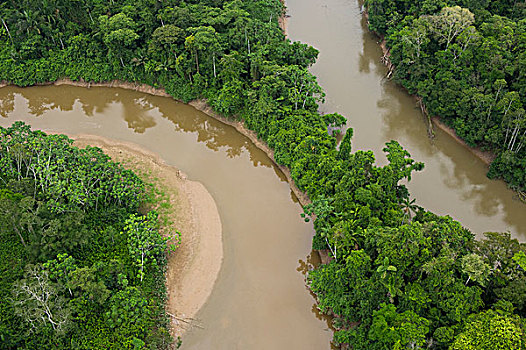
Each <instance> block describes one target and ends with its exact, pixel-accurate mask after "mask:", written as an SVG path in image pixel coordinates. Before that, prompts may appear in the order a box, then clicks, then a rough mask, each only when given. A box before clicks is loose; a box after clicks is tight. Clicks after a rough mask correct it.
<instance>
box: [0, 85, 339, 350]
mask: <svg viewBox="0 0 526 350" xmlns="http://www.w3.org/2000/svg"><path fill="white" fill-rule="evenodd" d="M0 115H2V116H3V118H0V124H1V125H2V126H8V125H10V124H11V123H12V122H13V121H15V120H24V121H26V122H27V123H29V124H31V125H32V126H33V127H34V128H38V129H42V130H48V131H55V132H64V133H68V134H95V135H100V136H103V137H108V138H113V139H117V140H122V141H128V142H133V143H136V144H138V145H140V146H141V147H143V148H145V149H147V150H150V151H152V152H155V153H158V154H159V155H160V156H161V157H162V158H163V159H164V160H165V161H166V162H167V163H168V164H172V165H174V166H177V167H178V168H179V169H181V170H182V171H183V172H185V173H186V174H187V175H188V177H189V178H190V179H191V180H196V181H200V182H201V183H203V184H204V185H205V187H206V188H207V189H208V190H209V192H210V193H211V194H212V196H213V197H214V199H215V201H216V203H217V207H218V210H219V214H220V217H221V221H222V226H223V248H224V260H223V265H222V267H221V271H220V273H219V276H218V279H217V281H216V285H215V287H214V290H213V292H212V295H211V296H210V298H209V299H208V301H207V303H206V304H205V305H204V306H203V308H202V309H201V311H200V312H199V313H198V315H197V319H198V322H197V323H198V324H199V325H201V326H202V327H203V329H200V328H194V329H192V330H190V331H188V332H187V333H186V335H185V336H184V338H183V346H182V349H203V350H205V349H206V350H211V349H217V350H223V349H224V350H227V349H228V350H231V349H256V350H257V349H262V350H263V349H327V348H329V342H330V339H331V338H332V332H331V331H330V330H329V329H328V327H327V324H326V322H324V321H323V320H319V319H318V318H317V316H316V314H315V313H313V311H312V310H313V308H314V299H313V297H312V296H311V295H310V294H309V292H308V290H307V289H306V287H305V282H304V274H303V273H301V272H302V271H303V272H305V268H306V259H307V258H306V257H307V256H308V255H309V253H310V246H311V239H312V235H313V230H312V226H311V225H310V224H306V223H304V222H303V220H302V219H301V218H300V212H301V208H300V206H299V205H298V204H297V203H296V202H295V197H294V196H293V195H292V194H291V191H290V188H289V186H288V183H287V182H285V178H284V176H283V174H282V173H281V172H280V171H279V170H278V169H277V168H275V167H274V166H273V164H272V162H271V161H270V159H269V158H268V157H267V156H266V154H264V153H263V152H262V151H260V150H259V149H257V148H256V147H255V146H254V145H253V144H252V143H251V142H250V141H249V140H248V139H247V138H245V137H244V136H242V135H241V134H239V133H238V132H237V131H236V130H235V129H234V128H232V127H229V126H225V125H224V124H222V123H220V122H218V121H216V120H214V119H212V118H210V117H208V116H207V115H205V114H204V113H202V112H199V111H197V110H196V109H194V108H193V107H190V106H188V105H185V104H182V103H178V102H176V101H174V100H172V99H170V98H166V97H158V96H151V95H147V94H144V93H139V92H135V91H129V90H123V89H118V88H91V89H87V88H80V87H71V86H45V87H31V88H24V89H21V88H14V87H5V88H1V89H0ZM183 235H184V232H183ZM183 239H184V236H183ZM306 335H308V336H306Z"/></svg>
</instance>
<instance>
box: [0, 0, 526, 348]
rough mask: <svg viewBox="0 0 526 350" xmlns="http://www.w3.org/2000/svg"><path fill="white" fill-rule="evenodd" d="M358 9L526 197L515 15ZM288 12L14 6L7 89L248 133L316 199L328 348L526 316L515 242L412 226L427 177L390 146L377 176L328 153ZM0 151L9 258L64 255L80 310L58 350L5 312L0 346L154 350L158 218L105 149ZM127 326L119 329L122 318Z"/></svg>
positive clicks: (312, 281)
mask: <svg viewBox="0 0 526 350" xmlns="http://www.w3.org/2000/svg"><path fill="white" fill-rule="evenodd" d="M365 6H366V7H367V10H368V15H369V24H370V27H371V28H373V29H374V30H377V31H379V32H380V33H382V34H384V35H386V40H387V44H388V46H389V47H390V48H391V50H390V53H391V55H390V60H391V62H392V63H393V64H394V65H395V66H396V69H395V71H394V74H393V76H394V78H395V79H396V81H398V82H400V83H402V84H403V85H404V86H405V87H406V88H407V89H408V90H409V91H410V92H411V93H417V94H418V95H419V96H420V97H421V98H422V101H423V102H424V103H425V105H426V106H427V108H428V110H429V112H430V114H431V115H440V116H442V117H443V118H444V120H445V122H446V123H448V124H449V125H451V126H453V127H454V128H455V130H456V132H457V134H458V135H460V136H461V137H463V138H464V139H465V140H466V142H468V143H469V144H471V145H479V146H482V147H485V148H488V149H493V150H496V151H497V153H498V157H497V159H496V161H495V162H494V163H493V165H492V167H491V171H490V173H489V175H490V176H494V177H495V176H496V177H499V176H502V177H504V178H505V180H506V181H508V182H509V183H510V184H511V185H512V186H514V187H515V188H517V189H520V188H523V187H524V184H525V183H526V178H525V176H526V174H525V172H524V169H525V168H526V156H525V153H524V152H525V147H524V146H523V145H524V143H525V141H526V139H525V137H526V136H525V134H524V130H525V126H524V120H523V119H524V113H523V110H524V106H523V102H522V101H523V100H524V98H525V94H526V84H525V82H526V81H525V78H524V77H526V74H525V72H526V71H525V67H526V65H524V62H526V61H525V59H526V56H525V52H526V50H525V48H526V44H525V42H524V33H525V30H526V26H525V25H524V20H522V21H521V18H523V16H524V4H523V3H522V2H520V1H515V2H513V3H512V2H511V1H507V0H499V1H487V0H480V1H479V0H462V1H449V0H424V1H416V0H405V1H401V0H366V1H365ZM457 6H461V7H457ZM283 10H284V7H283V4H282V3H281V2H280V1H279V0H255V1H239V0H218V1H215V0H214V1H212V0H206V1H193V0H192V1H189V2H177V3H175V2H170V1H161V2H159V1H152V0H137V1H135V2H134V3H133V4H132V3H131V2H130V1H124V0H112V1H99V0H88V1H84V2H79V1H70V2H53V1H51V2H49V1H48V2H43V1H33V2H28V1H23V2H16V1H11V2H9V3H5V4H2V5H0V18H2V19H3V20H4V21H5V26H4V25H2V26H0V28H1V32H0V56H1V57H2V60H0V80H6V81H9V82H12V83H15V84H18V85H21V86H26V85H32V84H35V83H38V82H47V81H53V80H56V79H58V78H60V77H70V78H71V79H74V80H78V79H81V78H82V79H84V80H85V81H92V82H100V81H110V80H114V79H120V80H124V81H130V82H140V83H145V84H149V85H152V86H154V87H163V88H165V90H166V91H167V92H168V93H170V94H172V96H174V97H175V98H177V99H180V100H183V101H190V100H192V99H196V98H204V99H207V101H208V103H209V104H210V105H211V106H212V107H213V108H214V109H215V110H216V111H218V112H220V113H223V114H226V115H227V116H229V117H231V118H235V119H238V120H242V121H244V123H245V126H246V127H247V128H249V129H251V130H252V131H254V132H255V133H256V134H257V136H258V137H259V138H260V139H261V140H262V141H264V142H266V143H267V144H268V145H269V146H270V147H271V148H272V149H273V150H274V152H275V153H274V158H275V160H276V162H278V163H279V164H281V165H284V166H287V167H288V168H289V169H290V170H291V175H292V178H293V180H294V181H295V183H296V185H297V186H298V187H299V188H300V189H301V190H302V191H304V192H306V194H307V195H308V196H309V197H310V198H311V199H312V205H311V206H307V207H306V208H305V214H306V215H307V216H310V217H312V218H313V219H314V227H315V229H316V235H315V237H314V241H313V246H314V247H316V248H319V249H329V250H330V251H331V253H330V256H331V258H332V261H331V262H330V263H329V264H327V265H323V266H320V267H319V268H317V269H315V270H313V271H311V272H310V274H309V285H310V286H311V289H312V290H313V291H314V292H315V293H316V295H317V297H318V301H319V308H320V309H321V310H323V311H324V312H327V313H334V314H336V315H337V316H338V317H337V318H336V320H337V321H336V322H335V326H336V327H337V332H336V334H335V339H336V340H337V341H338V342H344V343H348V344H350V346H351V347H352V348H353V349H357V350H358V349H364V350H365V349H366V350H371V349H382V350H383V349H392V348H396V347H401V348H404V347H405V348H418V347H420V348H422V347H425V346H427V345H428V344H429V346H430V347H432V348H436V349H440V350H442V349H447V348H448V347H449V346H450V345H451V344H452V342H453V341H454V339H456V338H455V337H456V336H458V335H459V333H460V332H461V329H462V328H463V323H464V322H465V321H466V319H467V318H468V316H469V315H471V314H478V313H480V312H483V311H484V310H486V309H488V308H490V307H491V306H492V305H496V304H497V303H498V302H499V299H502V300H506V301H507V302H509V303H511V304H512V305H513V307H514V308H515V311H513V312H515V313H516V314H518V315H521V316H524V310H525V305H526V293H525V292H524V288H523V286H524V281H525V279H526V276H525V274H524V270H523V269H522V268H520V267H519V266H520V264H519V263H518V262H516V261H514V260H513V257H514V256H515V254H518V252H519V251H524V248H523V247H521V246H520V245H519V243H518V242H516V241H513V240H511V239H510V237H509V235H507V236H506V235H498V234H488V235H487V238H486V239H485V240H483V241H480V242H477V241H474V239H473V235H472V234H471V233H470V232H469V231H467V230H465V229H464V228H462V226H461V225H460V224H459V223H458V222H455V221H454V220H452V219H451V218H449V217H439V216H437V215H434V214H432V213H430V212H427V211H425V210H424V209H423V208H420V207H418V205H417V202H416V201H415V199H413V198H411V196H410V194H409V191H408V189H407V188H406V187H405V186H404V185H403V184H401V181H408V180H410V179H411V177H412V176H413V174H414V173H413V172H414V171H419V170H422V169H423V164H421V163H419V162H417V161H415V160H414V159H412V158H411V156H410V155H409V153H408V152H407V151H406V150H404V149H403V148H402V146H401V145H400V144H398V143H397V142H396V141H391V142H388V143H387V144H386V147H385V149H384V151H385V152H386V153H387V159H388V161H389V164H387V165H386V166H382V167H380V166H377V165H375V158H374V154H373V152H372V151H356V152H354V153H353V152H351V149H352V147H351V138H352V130H351V129H348V131H347V133H346V135H345V137H344V139H343V141H342V142H341V144H340V146H339V148H338V146H337V144H338V142H337V139H336V138H335V137H334V135H335V134H337V133H338V129H337V128H338V127H340V126H342V125H343V124H345V118H343V117H342V116H340V115H338V114H327V115H321V114H320V113H319V112H318V111H319V105H318V103H319V102H321V101H322V100H323V96H324V95H323V91H322V89H321V88H320V87H319V85H318V84H317V82H316V78H315V77H314V76H312V75H311V74H310V73H309V72H308V69H309V67H310V66H311V65H312V64H313V63H314V62H315V60H316V58H317V55H318V51H317V50H316V49H314V48H312V47H309V46H308V45H305V44H301V43H291V42H290V41H288V40H285V38H284V35H283V33H282V31H281V30H280V29H279V28H278V26H277V18H278V16H280V15H282V14H283ZM503 16H507V17H508V18H506V17H503ZM521 16H522V17H521ZM6 28H8V29H6ZM10 103H11V102H10V101H6V102H5V103H4V104H5V105H6V106H9V105H10ZM11 104H12V103H11ZM8 108H9V107H8ZM0 136H2V138H1V139H0V154H1V157H0V172H1V174H0V177H1V179H0V190H2V188H4V187H5V188H7V192H3V194H2V196H0V217H1V218H4V220H3V221H2V233H1V235H2V239H6V240H9V242H11V244H12V245H13V246H18V247H24V245H26V246H27V248H23V249H24V250H23V256H24V259H29V260H30V261H32V262H34V263H44V262H46V261H48V260H54V261H55V262H53V263H52V264H51V265H50V268H53V269H55V268H57V267H59V266H61V265H62V264H64V263H66V261H69V260H68V259H67V258H65V259H64V260H61V259H62V258H61V257H60V256H59V257H57V255H58V254H63V253H67V254H69V256H71V257H74V258H75V264H76V267H75V270H73V271H70V272H68V274H67V276H68V278H70V277H71V276H73V275H74V276H75V283H74V288H71V293H69V291H68V290H67V289H64V288H63V287H62V288H61V289H60V288H59V289H60V292H61V293H62V297H64V298H69V299H70V300H69V301H70V305H71V307H72V308H73V309H74V315H75V317H76V319H75V322H76V323H75V326H74V327H73V328H72V329H71V330H70V331H69V332H67V333H66V334H65V336H64V338H63V339H62V338H61V339H60V340H59V341H61V342H62V343H60V344H62V345H55V344H50V340H49V339H52V338H53V337H50V336H49V334H47V335H46V334H42V335H38V336H35V337H33V338H27V339H26V338H23V337H21V336H20V334H22V333H23V332H22V330H21V329H19V328H17V327H16V324H17V322H15V321H13V320H14V319H16V320H18V319H17V318H16V317H17V316H15V315H14V311H13V310H12V309H9V307H11V306H9V307H7V308H4V307H3V306H1V305H0V306H1V307H2V309H1V311H5V315H7V316H3V315H2V314H0V317H5V318H2V320H4V319H6V320H8V321H6V322H0V324H7V325H9V326H7V327H4V328H2V327H0V336H3V337H4V338H5V339H7V340H6V344H9V345H8V346H11V347H17V346H21V347H26V348H51V347H59V348H60V347H61V346H62V348H68V346H69V347H71V344H76V345H77V346H78V347H79V348H97V349H100V348H104V349H105V348H108V349H109V348H115V349H116V348H122V347H128V348H134V347H140V346H143V343H145V344H144V346H148V347H150V348H156V347H158V348H162V347H165V346H166V339H167V338H168V337H167V334H166V326H167V324H166V319H165V318H164V317H163V315H162V301H161V300H162V298H163V295H164V294H163V293H164V292H163V290H164V284H163V277H162V271H163V265H164V260H165V259H164V248H162V247H163V245H165V244H166V242H165V239H163V238H162V237H160V236H159V234H158V232H157V223H156V221H157V220H156V218H154V216H155V215H154V214H150V215H145V216H139V215H137V213H136V209H137V208H138V205H139V203H140V202H141V200H142V199H143V191H144V185H143V184H142V182H141V181H139V180H138V179H137V178H136V177H135V176H134V175H133V174H131V173H129V172H127V171H124V170H123V169H122V168H121V167H119V166H117V165H115V164H113V163H110V162H109V160H108V159H107V157H105V156H104V155H103V154H102V153H101V152H100V150H97V149H90V148H88V149H87V150H72V149H71V148H70V147H69V143H70V141H69V140H68V139H67V138H65V137H62V136H44V135H43V134H41V133H37V132H31V131H30V130H29V128H28V127H25V126H23V125H20V124H15V125H14V126H13V127H11V128H8V129H1V135H0ZM48 150H49V151H48ZM49 156H51V158H50V160H51V161H50V162H47V161H45V162H44V161H41V160H42V159H48V157H49ZM71 169H75V171H72V170H71ZM67 212H71V214H69V215H67V214H64V213H67ZM125 221H126V224H125ZM125 226H127V227H125ZM59 228H60V229H59ZM17 230H18V231H17ZM118 232H124V234H121V235H119V234H118ZM0 246H1V245H0ZM1 247H3V246H1ZM21 249H22V248H21ZM2 256H9V255H7V254H6V253H5V252H3V255H2ZM517 257H520V255H517ZM17 259H18V260H16V261H19V262H20V261H24V260H23V259H22V257H21V256H18V258H17ZM6 261H7V259H6ZM24 264H25V263H24ZM24 264H22V263H19V264H18V265H17V264H15V266H18V267H19V268H18V269H17V270H16V271H15V272H13V274H9V275H8V276H6V277H8V278H7V279H6V281H7V282H4V281H0V293H2V294H1V295H3V296H5V295H6V294H8V295H10V294H11V286H12V284H13V282H14V281H16V280H20V279H21V278H22V276H21V274H22V271H21V269H20V266H23V265H24ZM518 265H519V266H518ZM68 266H69V265H68ZM488 267H490V269H491V273H488ZM69 268H70V267H67V268H66V270H68V269H69ZM2 276H4V275H2ZM59 277H60V278H61V279H62V278H63V277H64V276H62V277H61V276H59ZM54 278H55V277H54ZM141 279H142V281H141ZM468 279H469V280H468ZM466 281H467V284H466ZM51 283H52V284H57V285H58V283H59V282H58V279H53V278H51ZM61 283H62V282H61ZM70 284H72V282H71V279H70V282H69V283H68V282H66V285H70ZM157 291H160V292H159V293H157ZM71 294H73V295H71ZM154 296H155V298H154ZM502 300H501V301H502ZM121 308H124V309H127V310H129V312H128V311H127V312H126V313H123V314H121V315H118V311H117V310H119V309H121ZM134 308H136V309H137V314H139V315H142V316H141V317H140V318H137V314H136V313H135V311H133V309H134ZM108 312H109V314H108ZM119 317H120V319H119ZM510 317H511V316H510ZM130 320H135V321H136V322H139V324H138V325H134V324H133V323H132V322H130ZM18 323H20V322H18ZM117 324H118V325H120V326H116V325H117ZM464 332H465V330H464Z"/></svg>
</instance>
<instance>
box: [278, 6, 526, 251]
mask: <svg viewBox="0 0 526 350" xmlns="http://www.w3.org/2000/svg"><path fill="white" fill-rule="evenodd" d="M362 2H363V1H360V0H287V2H286V4H287V8H288V11H287V13H288V14H289V15H290V16H291V17H290V18H289V21H288V35H289V38H290V39H291V40H299V41H302V42H306V43H308V44H310V45H312V46H314V47H316V48H317V49H318V50H320V56H319V60H318V62H317V63H316V64H315V65H314V67H313V68H312V72H313V73H314V74H315V75H316V76H317V77H318V81H319V83H320V85H321V86H322V87H323V88H324V89H325V91H326V93H327V98H326V103H325V105H323V106H322V111H325V112H327V113H332V112H339V113H341V114H342V115H344V116H345V117H347V120H348V123H347V125H348V126H349V127H352V128H354V138H353V147H354V149H355V150H356V149H371V150H373V151H374V153H375V155H376V158H377V160H378V163H380V164H385V162H386V159H385V157H384V155H383V152H382V148H383V147H384V145H385V142H387V141H390V140H392V139H395V140H398V141H399V142H400V143H401V144H402V146H404V148H406V149H407V150H408V151H409V152H410V153H411V155H412V156H413V158H414V159H416V160H418V161H421V162H424V163H425V169H424V171H423V172H420V173H417V174H415V176H413V179H412V181H411V182H410V183H409V185H408V188H409V189H410V192H411V195H412V197H413V198H416V203H417V204H418V205H420V206H423V207H425V208H427V209H429V210H432V211H434V212H435V213H437V214H441V215H446V214H447V215H450V216H452V217H453V218H455V219H456V220H459V221H460V222H462V224H463V225H464V226H465V227H467V228H469V229H470V230H472V231H473V232H474V233H476V234H477V235H479V236H480V235H481V234H482V233H483V232H487V231H502V232H506V231H509V232H511V234H512V236H513V237H516V238H518V239H519V240H521V241H525V240H526V215H525V214H526V206H525V205H524V204H521V203H520V202H519V201H518V200H516V199H514V198H515V195H514V193H513V192H512V191H510V190H508V189H507V188H506V185H505V184H504V183H503V182H502V181H491V180H489V179H487V178H486V172H487V167H486V165H485V164H484V163H483V162H482V161H481V160H479V159H478V158H476V157H475V156H474V155H473V154H472V153H471V152H470V151H469V150H468V149H467V148H465V147H463V146H461V145H459V144H458V143H457V142H456V141H455V140H454V139H453V138H452V137H450V136H449V135H447V134H446V133H445V132H443V131H442V130H439V129H437V130H436V137H435V138H434V139H433V140H430V139H429V138H428V137H427V131H426V123H425V122H424V120H423V117H422V115H421V113H420V110H419V108H417V106H416V103H415V101H414V100H413V98H412V97H411V96H409V95H408V94H407V93H406V92H405V91H404V90H403V89H401V88H400V87H398V86H397V85H396V84H395V83H393V82H391V81H386V80H385V79H384V77H385V75H386V73H387V70H386V68H385V67H384V65H383V64H382V63H381V62H380V57H381V56H382V52H381V49H380V47H379V45H378V40H379V39H378V38H377V37H376V36H375V35H374V34H372V33H370V32H369V31H368V30H367V23H366V21H365V19H364V18H363V16H362V14H361V8H362V7H361V4H362Z"/></svg>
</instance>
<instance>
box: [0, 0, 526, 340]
mask: <svg viewBox="0 0 526 350" xmlns="http://www.w3.org/2000/svg"><path fill="white" fill-rule="evenodd" d="M287 6H288V8H289V11H288V12H289V14H290V15H291V18H290V19H289V27H288V31H289V36H290V37H291V38H292V39H295V40H301V41H304V42H307V43H309V44H311V45H313V46H315V47H317V48H318V49H320V51H321V54H320V59H319V62H318V63H317V64H316V65H315V66H314V67H313V68H312V71H313V73H315V74H316V75H317V76H318V77H319V81H320V84H321V85H322V86H323V87H324V88H325V90H326V92H327V101H326V103H325V105H323V106H322V110H324V111H326V112H333V111H336V112H339V113H341V114H343V115H345V116H346V117H347V118H348V126H351V127H353V128H354V129H355V137H354V142H353V146H354V148H355V149H372V150H373V151H374V152H375V154H376V155H377V159H378V161H379V163H381V164H382V163H385V162H386V160H385V157H384V156H383V153H382V151H381V149H382V148H383V145H384V143H385V142H386V141H389V140H391V139H397V140H399V141H400V143H401V144H402V145H403V146H404V147H405V148H406V149H408V150H409V151H410V153H411V154H412V155H413V157H414V158H415V159H417V160H419V161H423V162H425V164H426V168H425V170H424V171H423V172H421V173H419V174H416V176H414V177H413V180H412V181H411V182H410V183H409V188H410V190H411V193H412V196H413V197H414V198H416V199H417V203H418V204H419V205H421V206H424V207H426V208H429V209H431V210H433V211H435V212H436V213H439V214H449V215H451V216H452V217H454V218H455V219H458V220H460V221H461V222H462V223H463V224H464V225H465V226H466V227H468V228H470V229H471V230H472V231H473V232H475V233H477V234H480V233H482V232H484V231H492V230H494V231H510V232H512V234H513V235H514V236H515V237H517V238H519V239H521V240H523V241H524V240H525V237H526V215H524V214H525V209H526V207H525V206H524V205H522V204H520V203H519V202H517V201H516V200H514V199H513V197H514V196H513V192H511V191H509V190H507V189H506V186H505V185H504V184H503V183H502V182H498V181H490V180H488V179H487V178H486V177H485V172H486V166H485V165H484V164H483V163H482V162H481V161H480V160H478V159H477V158H476V157H475V156H473V155H472V154H471V153H470V152H469V150H467V149H466V148H464V147H462V146H460V145H459V144H458V143H456V142H455V141H454V140H453V139H452V138H451V137H449V136H448V135H447V134H445V133H443V132H441V131H440V130H437V131H436V134H437V135H436V138H435V139H434V140H432V141H431V140H429V139H428V138H427V136H426V135H427V134H426V126H425V123H424V121H423V120H422V116H421V115H420V113H419V110H418V109H416V106H415V103H414V101H413V99H412V98H411V97H410V96H408V95H407V94H406V93H405V92H404V91H402V90H401V89H399V88H398V87H397V86H396V85H395V84H393V83H392V82H388V81H385V80H383V76H384V75H385V72H386V70H385V67H384V66H383V65H382V64H381V63H380V61H379V57H380V56H381V51H380V48H379V47H378V45H377V38H376V37H375V36H373V35H371V34H369V33H368V32H367V31H366V29H365V23H364V20H363V19H362V16H361V14H360V9H361V7H360V4H359V3H358V2H357V1H356V0H288V1H287ZM0 115H2V118H0V124H1V125H2V126H7V125H10V124H11V123H12V122H13V121H14V120H25V121H27V122H28V123H29V124H31V125H32V126H33V127H34V128H39V129H43V130H49V131H56V132H65V133H69V134H95V135H100V136H104V137H108V138H114V139H117V140H122V141H128V142H133V143H136V144H138V145H140V146H142V147H144V148H146V149H148V150H150V151H152V152H156V153H158V154H159V155H160V156H161V157H162V158H163V159H164V160H165V161H166V162H167V163H169V164H172V165H174V166H176V167H178V168H179V169H181V170H182V171H183V172H185V173H186V174H188V177H189V178H190V179H192V180H196V181H200V182H202V183H203V184H204V185H205V186H206V187H207V189H208V190H209V191H210V193H211V194H212V196H213V197H214V199H215V201H216V202H217V206H218V209H219V214H220V216H221V220H222V225H223V247H224V261H223V265H222V268H221V271H220V274H219V277H218V279H217V282H216V285H215V287H214V290H213V292H212V295H211V296H210V298H209V299H208V301H207V303H206V304H205V305H204V306H203V308H202V309H201V310H200V311H199V313H198V315H197V319H198V321H199V324H200V325H201V326H202V327H203V329H200V328H194V329H191V330H190V331H189V332H187V333H186V335H185V336H184V338H183V346H182V349H189V350H194V349H195V350H210V349H217V350H223V349H224V350H227V349H228V350H231V349H251V350H253V349H255V350H259V349H261V350H263V349H265V350H268V349H291V350H295V349H329V348H330V345H329V342H330V339H331V338H332V332H331V331H330V330H329V329H328V327H327V324H326V322H325V321H324V320H321V319H319V318H318V315H317V314H316V313H315V312H314V311H313V310H315V307H314V299H313V298H312V296H311V295H310V294H309V292H308V291H307V290H306V288H305V283H304V273H305V270H306V266H307V263H306V260H307V258H306V257H307V256H308V254H309V253H310V244H311V243H310V241H311V237H312V234H313V231H312V226H311V224H305V223H304V222H303V221H302V220H301V218H300V217H299V214H300V212H301V208H300V206H299V205H298V204H297V203H296V201H295V198H294V196H293V195H292V194H291V192H290V189H289V187H288V184H287V183H286V182H285V180H284V176H283V174H281V173H280V172H279V170H278V169H276V168H275V167H274V166H273V165H272V162H271V161H270V160H269V159H268V157H267V156H266V155H265V154H264V153H263V152H261V151H260V150H258V149H257V148H256V147H255V146H253V145H252V144H251V143H250V141H249V140H248V139H247V138H245V137H243V136H241V135H240V134H238V133H237V132H236V131H235V130H234V129H233V128H231V127H229V126H225V125H224V124H221V123H220V122H218V121H216V120H214V119H212V118H209V117H208V116H206V115H205V114H203V113H201V112H199V111H197V110H195V109H194V108H193V107H190V106H187V105H184V104H181V103H178V102H176V101H173V100H171V99H169V98H164V97H158V96H151V95H146V94H143V93H139V92H134V91H128V90H122V89H117V88H113V89H110V88H91V89H86V88H79V87H70V86H47V87H32V88H25V89H20V88H14V87H6V88H2V89H0Z"/></svg>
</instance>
